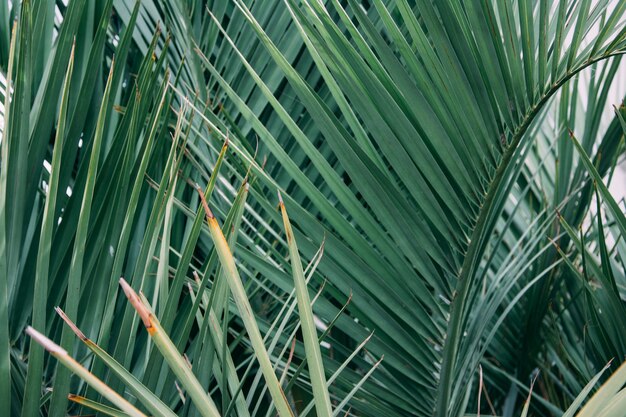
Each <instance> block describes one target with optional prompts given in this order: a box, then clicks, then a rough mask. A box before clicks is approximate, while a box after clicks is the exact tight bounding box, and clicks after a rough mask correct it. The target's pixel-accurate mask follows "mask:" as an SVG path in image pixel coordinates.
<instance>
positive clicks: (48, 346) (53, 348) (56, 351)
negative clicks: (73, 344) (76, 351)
mask: <svg viewBox="0 0 626 417" xmlns="http://www.w3.org/2000/svg"><path fill="white" fill-rule="evenodd" d="M26 334H27V335H29V336H30V337H31V338H32V339H33V340H34V341H35V342H37V343H39V344H40V345H41V346H42V347H43V348H44V349H45V350H47V351H48V352H50V353H52V354H53V355H67V351H66V350H65V349H63V348H62V347H61V346H59V345H57V344H56V343H54V342H53V341H52V340H50V339H48V338H47V337H46V336H44V335H43V334H41V333H39V332H38V331H37V330H35V329H33V328H32V327H30V326H28V327H27V328H26Z"/></svg>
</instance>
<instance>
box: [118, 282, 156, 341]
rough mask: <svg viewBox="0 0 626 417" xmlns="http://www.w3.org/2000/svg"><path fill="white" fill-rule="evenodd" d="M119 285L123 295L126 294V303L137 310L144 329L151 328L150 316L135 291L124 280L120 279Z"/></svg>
mask: <svg viewBox="0 0 626 417" xmlns="http://www.w3.org/2000/svg"><path fill="white" fill-rule="evenodd" d="M120 285H121V286H122V289H123V290H124V294H126V298H128V301H130V303H131V304H132V305H133V307H134V308H135V310H137V314H139V317H141V321H143V324H144V325H145V326H146V328H148V329H149V328H151V327H152V320H151V319H150V315H151V314H150V312H149V311H148V309H147V308H146V306H145V305H143V303H142V302H141V300H140V299H139V296H138V295H137V293H136V292H135V290H133V289H132V287H131V286H130V285H128V282H126V280H125V279H124V278H120Z"/></svg>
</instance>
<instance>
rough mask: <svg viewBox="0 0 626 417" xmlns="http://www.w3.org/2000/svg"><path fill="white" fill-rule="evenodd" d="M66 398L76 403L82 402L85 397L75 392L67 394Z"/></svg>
mask: <svg viewBox="0 0 626 417" xmlns="http://www.w3.org/2000/svg"><path fill="white" fill-rule="evenodd" d="M67 399H68V400H70V401H73V402H75V403H78V404H82V403H83V402H84V401H85V400H86V399H87V398H85V397H83V396H81V395H76V394H67Z"/></svg>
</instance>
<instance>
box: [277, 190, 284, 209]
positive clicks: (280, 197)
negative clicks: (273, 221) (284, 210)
mask: <svg viewBox="0 0 626 417" xmlns="http://www.w3.org/2000/svg"><path fill="white" fill-rule="evenodd" d="M276 194H278V204H280V205H281V206H282V207H284V206H285V203H284V202H283V196H282V195H281V194H280V190H276Z"/></svg>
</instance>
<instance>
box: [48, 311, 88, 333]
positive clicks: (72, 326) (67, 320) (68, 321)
mask: <svg viewBox="0 0 626 417" xmlns="http://www.w3.org/2000/svg"><path fill="white" fill-rule="evenodd" d="M54 311H56V312H57V314H58V315H59V317H61V318H62V319H63V321H64V322H65V324H67V325H68V326H69V328H70V329H72V331H73V332H74V334H75V335H76V336H78V338H79V339H80V340H82V341H86V340H87V336H85V334H84V333H83V332H82V331H81V330H80V329H79V328H78V326H76V324H74V322H73V321H72V320H71V319H70V318H69V317H68V316H67V314H65V312H64V311H63V310H61V307H58V306H57V307H55V308H54Z"/></svg>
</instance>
